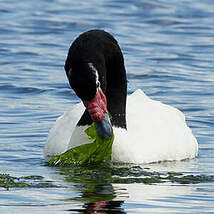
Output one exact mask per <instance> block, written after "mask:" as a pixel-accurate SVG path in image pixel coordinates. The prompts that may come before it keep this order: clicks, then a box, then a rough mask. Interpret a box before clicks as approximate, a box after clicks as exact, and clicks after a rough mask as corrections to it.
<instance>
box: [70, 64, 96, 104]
mask: <svg viewBox="0 0 214 214" xmlns="http://www.w3.org/2000/svg"><path fill="white" fill-rule="evenodd" d="M66 74H67V77H68V80H69V83H70V86H71V88H72V89H73V90H74V91H75V93H76V94H77V96H78V97H79V98H80V99H81V100H83V101H89V100H92V99H93V98H94V97H95V95H96V93H97V90H98V88H99V81H98V72H97V70H96V69H95V67H94V66H93V63H91V62H89V63H88V62H84V63H75V64H72V66H71V67H70V68H69V69H68V70H66Z"/></svg>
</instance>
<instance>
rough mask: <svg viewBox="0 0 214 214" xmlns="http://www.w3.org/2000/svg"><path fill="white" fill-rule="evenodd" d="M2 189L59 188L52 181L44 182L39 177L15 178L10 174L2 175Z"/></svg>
mask: <svg viewBox="0 0 214 214" xmlns="http://www.w3.org/2000/svg"><path fill="white" fill-rule="evenodd" d="M0 187H3V188H5V189H7V190H9V189H10V188H27V187H28V188H48V187H57V186H56V185H54V184H53V183H52V182H50V181H44V178H43V177H42V176H39V175H30V176H21V177H15V176H11V175H9V174H0Z"/></svg>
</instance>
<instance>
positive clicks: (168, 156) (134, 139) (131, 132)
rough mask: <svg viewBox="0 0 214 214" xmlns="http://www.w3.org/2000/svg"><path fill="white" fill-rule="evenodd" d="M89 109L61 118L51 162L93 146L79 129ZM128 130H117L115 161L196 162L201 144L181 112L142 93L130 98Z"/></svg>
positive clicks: (51, 142)
mask: <svg viewBox="0 0 214 214" xmlns="http://www.w3.org/2000/svg"><path fill="white" fill-rule="evenodd" d="M84 109H85V107H84V106H83V104H82V103H79V104H76V105H74V106H73V107H72V109H71V110H68V111H66V112H65V113H64V114H63V115H62V116H60V117H59V118H58V119H57V121H56V123H55V125H54V126H53V128H52V129H51V131H50V133H49V135H48V139H47V142H46V144H45V148H44V156H45V158H46V160H48V159H49V158H50V157H51V156H53V155H59V154H61V153H63V152H65V151H66V150H67V149H69V148H73V147H75V146H78V145H82V144H86V143H91V142H90V141H89V140H88V138H87V135H86V134H85V132H84V130H85V129H86V128H87V126H84V127H76V124H77V122H78V121H79V119H80V117H81V115H82V114H83V112H84ZM126 118H127V130H125V129H122V128H116V127H113V129H114V135H115V140H114V142H113V149H112V161H114V162H123V163H150V162H158V161H167V160H170V161H172V160H183V159H188V158H194V157H195V156H196V155H197V153H198V143H197V140H196V138H195V137H194V135H193V134H192V131H191V129H190V128H189V127H188V126H187V124H186V122H185V116H184V115H183V113H182V112H180V111H179V110H178V109H176V108H174V107H172V106H169V105H166V104H163V103H161V102H159V101H155V100H152V99H150V98H149V97H148V96H146V95H145V94H144V92H143V91H142V90H140V89H138V90H137V91H135V92H134V93H133V94H131V95H129V96H128V97H127V107H126Z"/></svg>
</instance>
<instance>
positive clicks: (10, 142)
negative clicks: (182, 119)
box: [0, 0, 214, 214]
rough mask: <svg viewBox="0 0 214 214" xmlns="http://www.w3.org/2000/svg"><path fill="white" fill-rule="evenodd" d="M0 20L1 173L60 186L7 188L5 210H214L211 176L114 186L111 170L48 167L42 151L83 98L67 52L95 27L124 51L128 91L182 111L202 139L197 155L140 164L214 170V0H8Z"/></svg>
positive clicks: (161, 169) (1, 199)
mask: <svg viewBox="0 0 214 214" xmlns="http://www.w3.org/2000/svg"><path fill="white" fill-rule="evenodd" d="M0 17H1V22H0V69H1V72H0V115H1V117H0V127H1V128H0V166H1V167H0V173H9V174H10V175H13V176H25V175H41V176H43V177H44V180H46V181H52V183H53V184H54V185H55V186H56V187H51V188H10V189H9V190H7V189H5V188H1V191H0V211H1V213H5V214H9V213H14V210H16V212H17V213H32V214H34V213H93V211H92V210H99V211H100V212H101V211H102V212H103V213H213V212H214V185H213V182H199V183H198V184H192V183H190V184H180V183H176V182H175V183H173V182H171V181H168V182H164V183H156V184H151V185H148V184H144V183H142V182H141V183H136V182H134V181H133V182H124V183H123V182H122V181H121V182H119V183H114V182H111V178H112V177H111V176H112V174H111V173H110V174H109V172H108V171H107V172H106V171H103V172H102V173H101V174H100V176H98V174H97V172H96V170H94V169H91V171H90V170H89V171H90V173H89V174H84V173H83V172H82V169H76V170H74V169H63V168H51V167H48V166H45V164H44V159H43V154H42V153H43V146H44V143H45V141H46V138H47V134H48V131H49V130H50V128H51V127H52V126H53V124H54V121H55V120H56V118H57V117H58V116H59V115H61V114H62V113H63V112H64V111H65V110H67V109H69V108H70V106H72V105H73V104H74V103H77V102H78V101H79V100H78V98H77V97H76V96H75V94H74V93H73V91H72V90H71V89H70V88H69V85H68V83H67V79H66V76H65V74H64V69H63V66H64V61H65V58H66V55H67V51H68V48H69V46H70V44H71V42H72V41H73V40H74V38H76V36H78V35H79V34H80V33H82V32H84V31H87V30H89V29H95V28H96V29H104V30H106V31H109V32H110V33H112V34H113V35H114V36H115V38H116V39H117V40H118V42H119V44H120V46H121V48H122V51H123V53H124V57H125V61H126V68H127V73H128V80H129V82H128V93H131V92H133V91H135V90H136V89H138V88H141V89H142V90H143V91H145V93H146V94H147V95H149V96H150V97H152V98H153V99H156V100H160V101H162V102H164V103H167V104H170V105H172V106H175V107H177V108H179V109H180V110H181V111H183V112H184V113H185V115H186V119H187V123H188V125H189V126H190V127H191V129H192V131H193V133H194V134H195V136H196V137H197V140H198V142H199V155H198V157H197V158H196V159H194V160H186V161H181V162H170V163H157V164H148V165H143V166H141V167H142V169H143V170H145V171H152V172H158V173H167V172H170V171H173V172H178V173H183V175H188V174H190V175H202V174H204V175H207V176H208V175H212V174H214V172H213V171H214V170H213V165H214V144H213V137H214V122H213V121H214V116H213V115H214V109H213V106H214V99H213V91H214V75H213V73H212V72H213V69H214V60H213V58H214V45H213V44H214V25H213V17H214V3H213V1H212V0H203V1H200V0H194V1H193V0H175V1H166V0H150V1H146V0H141V1H137V0H134V1H113V0H100V1H95V0H91V1H82V0H79V1H68V0H49V1H45V0H38V1H24V0H19V1H6V0H2V1H1V7H0ZM114 167H115V168H117V167H119V166H114ZM114 167H113V168H114ZM125 167H126V166H125ZM132 167H133V166H128V168H130V170H133V168H132ZM148 168H149V169H148ZM130 170H128V172H130ZM136 170H139V169H136ZM83 174H84V175H83ZM86 175H87V176H86ZM122 176H124V175H119V178H122ZM127 176H128V175H127Z"/></svg>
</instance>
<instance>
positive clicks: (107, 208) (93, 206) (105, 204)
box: [68, 201, 126, 214]
mask: <svg viewBox="0 0 214 214" xmlns="http://www.w3.org/2000/svg"><path fill="white" fill-rule="evenodd" d="M123 203H124V201H97V202H94V203H85V204H84V205H83V209H69V210H68V211H76V212H78V213H87V214H95V213H96V214H107V213H109V214H110V213H112V214H114V213H115V214H116V213H118V214H125V213H126V212H125V211H124V209H123V208H121V205H122V204H123Z"/></svg>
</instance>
